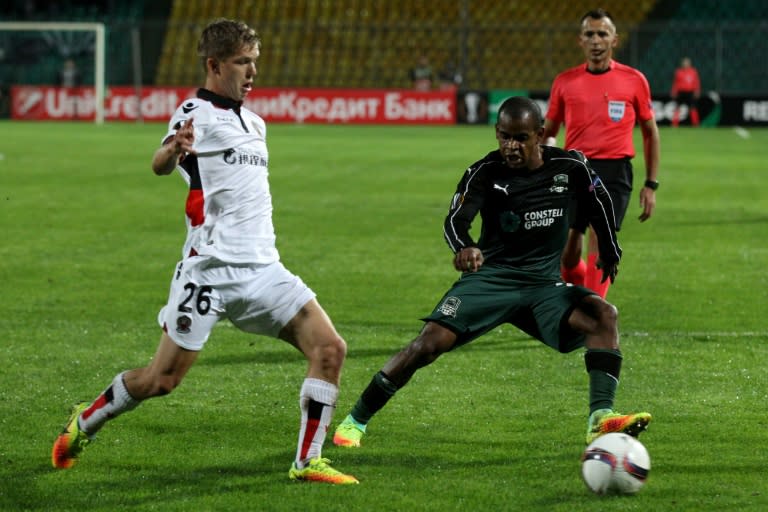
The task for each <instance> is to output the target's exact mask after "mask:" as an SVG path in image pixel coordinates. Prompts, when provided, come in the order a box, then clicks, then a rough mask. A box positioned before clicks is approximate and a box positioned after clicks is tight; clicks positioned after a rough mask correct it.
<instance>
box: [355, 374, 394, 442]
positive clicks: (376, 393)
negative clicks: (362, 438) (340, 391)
mask: <svg viewBox="0 0 768 512" xmlns="http://www.w3.org/2000/svg"><path fill="white" fill-rule="evenodd" d="M396 391H397V386H396V385H395V384H394V383H393V382H392V381H390V380H389V379H388V378H387V376H386V375H384V374H383V373H382V372H378V373H377V374H376V375H374V376H373V379H371V382H370V384H368V387H367V388H365V391H363V393H362V394H361V395H360V398H358V399H357V403H355V406H354V407H353V408H352V411H351V412H350V416H352V419H353V420H355V422H357V423H358V426H362V427H363V428H362V430H365V425H366V424H367V423H368V422H369V421H370V419H371V417H372V416H373V415H374V414H376V413H377V412H378V411H379V409H381V408H382V407H384V405H386V403H387V402H388V401H389V399H390V398H392V397H393V396H394V395H395V392H396Z"/></svg>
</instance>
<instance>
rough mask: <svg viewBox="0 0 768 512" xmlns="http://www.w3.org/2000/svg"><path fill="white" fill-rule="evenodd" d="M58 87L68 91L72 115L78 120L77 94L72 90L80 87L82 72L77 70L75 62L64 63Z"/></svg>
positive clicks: (58, 78)
mask: <svg viewBox="0 0 768 512" xmlns="http://www.w3.org/2000/svg"><path fill="white" fill-rule="evenodd" d="M56 85H58V86H59V87H63V88H64V89H65V90H66V92H67V96H68V97H69V98H68V101H70V102H72V115H73V116H74V117H75V118H77V117H78V116H77V92H76V91H74V90H72V89H74V88H75V87H78V86H79V85H80V70H78V69H77V64H75V61H74V60H72V59H67V60H65V61H64V65H63V66H62V67H61V69H60V70H59V74H58V77H57V78H56Z"/></svg>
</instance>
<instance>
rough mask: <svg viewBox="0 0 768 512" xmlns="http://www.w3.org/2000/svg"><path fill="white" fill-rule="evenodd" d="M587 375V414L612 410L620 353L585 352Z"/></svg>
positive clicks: (611, 351) (617, 382)
mask: <svg viewBox="0 0 768 512" xmlns="http://www.w3.org/2000/svg"><path fill="white" fill-rule="evenodd" d="M584 360H585V363H586V366H587V372H588V373H589V412H590V414H592V413H594V412H595V411H598V410H601V409H613V401H614V399H615V397H616V388H617V387H618V386H619V373H620V371H621V360H622V357H621V352H619V351H618V350H587V353H586V356H585V358H584Z"/></svg>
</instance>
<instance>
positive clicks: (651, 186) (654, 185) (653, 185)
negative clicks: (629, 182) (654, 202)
mask: <svg viewBox="0 0 768 512" xmlns="http://www.w3.org/2000/svg"><path fill="white" fill-rule="evenodd" d="M643 186H645V187H648V188H649V189H651V190H657V189H658V188H659V182H658V181H653V180H645V185H643Z"/></svg>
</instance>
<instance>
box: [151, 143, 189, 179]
mask: <svg viewBox="0 0 768 512" xmlns="http://www.w3.org/2000/svg"><path fill="white" fill-rule="evenodd" d="M174 146H175V144H174V143H173V141H171V142H169V143H167V144H164V145H163V146H161V147H160V148H159V149H158V150H157V151H155V155H154V157H152V171H154V173H155V174H157V175H166V174H170V173H172V172H173V170H174V169H175V168H176V166H177V165H178V164H179V158H180V157H181V155H182V153H181V151H177V150H176V148H175V147H174Z"/></svg>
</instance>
